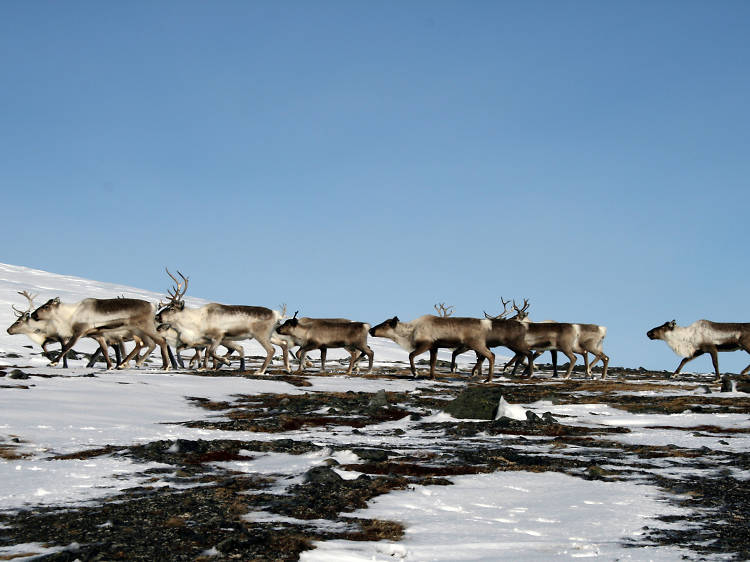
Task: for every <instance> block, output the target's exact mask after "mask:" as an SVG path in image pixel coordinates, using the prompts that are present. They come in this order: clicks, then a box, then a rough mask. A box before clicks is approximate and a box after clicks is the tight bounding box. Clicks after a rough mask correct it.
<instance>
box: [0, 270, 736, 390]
mask: <svg viewBox="0 0 750 562" xmlns="http://www.w3.org/2000/svg"><path fill="white" fill-rule="evenodd" d="M167 274H168V275H169V277H170V278H171V279H172V280H173V281H174V283H175V285H173V286H172V287H171V289H170V290H169V291H168V292H167V294H168V298H167V300H166V302H160V303H159V304H158V305H154V304H152V303H150V302H148V301H145V300H140V299H130V298H123V297H119V298H112V299H94V298H89V299H84V300H82V301H80V302H77V303H72V304H66V303H63V302H61V301H60V299H59V298H53V299H50V300H48V301H47V302H46V303H44V304H43V305H42V306H40V307H38V308H34V304H33V299H34V296H33V295H31V294H30V293H29V292H28V291H22V292H21V293H19V294H21V295H23V296H24V297H25V298H26V299H27V300H28V303H29V304H28V309H27V310H20V309H17V308H16V307H13V310H14V312H15V314H16V316H17V319H16V321H15V322H14V323H13V324H12V325H11V326H10V327H9V328H8V333H9V334H25V335H27V336H28V337H29V338H30V339H31V340H32V341H33V342H34V343H37V344H39V345H41V347H42V350H43V351H44V353H45V354H46V355H48V356H49V355H50V352H49V350H48V349H47V346H48V345H49V344H50V343H55V342H57V343H59V344H60V345H61V349H60V352H59V353H58V354H57V355H56V356H55V357H54V358H53V359H52V360H51V365H53V366H54V365H57V364H58V363H59V361H60V360H62V361H63V365H64V366H65V367H67V353H68V351H69V350H71V349H72V348H73V346H74V345H75V344H76V342H77V341H78V340H80V339H81V338H92V339H94V340H96V341H97V343H98V344H99V350H98V351H97V354H96V355H94V356H92V358H91V361H90V362H89V366H92V365H93V364H94V361H95V360H96V358H97V355H98V354H99V353H101V354H102V356H103V358H104V360H105V361H106V363H107V367H108V369H112V368H114V367H115V366H116V367H117V368H120V369H122V368H126V367H128V365H129V363H130V362H131V361H133V360H135V362H136V365H137V366H141V365H142V364H143V363H144V362H145V360H146V358H147V357H148V356H149V355H150V354H151V352H152V351H153V350H154V349H155V348H156V347H157V346H158V347H159V349H160V351H161V357H162V368H163V369H165V370H167V369H169V368H170V366H172V367H174V368H177V367H184V364H183V363H182V358H181V355H180V352H181V351H182V350H185V349H193V350H194V355H193V357H192V359H191V360H190V363H189V365H188V367H190V368H192V366H193V364H194V363H195V362H197V365H198V368H200V369H203V370H205V369H208V368H209V366H208V362H209V360H211V361H212V368H214V369H216V368H220V366H221V365H229V364H230V361H229V358H230V357H231V356H232V354H233V353H234V352H235V351H236V352H237V353H238V356H239V361H240V366H239V369H240V370H242V371H244V370H245V352H244V349H243V347H242V345H240V343H239V342H241V341H243V340H249V339H255V340H257V341H258V343H259V344H260V345H261V347H263V349H264V350H265V351H266V357H265V360H264V361H263V365H262V366H261V367H260V369H258V370H257V372H256V374H264V373H265V372H266V369H267V368H268V366H269V364H270V363H271V360H272V359H273V356H274V352H275V347H274V346H278V347H279V348H281V351H282V358H283V362H284V369H285V371H287V372H290V371H291V368H290V364H289V354H290V353H292V348H294V347H297V348H298V349H297V352H296V359H297V361H298V363H299V367H298V370H297V372H298V373H300V372H302V371H303V369H304V368H305V365H306V355H307V353H308V352H309V351H311V350H319V351H320V357H321V364H320V370H321V371H324V370H325V361H326V352H327V350H328V349H336V348H338V349H346V350H347V351H348V352H349V353H350V355H351V357H350V361H349V368H348V370H347V374H351V373H352V370H353V368H354V366H355V364H357V363H358V362H359V361H360V360H361V359H362V358H364V357H367V359H368V363H369V364H368V372H369V371H370V370H372V365H373V359H374V353H373V351H372V349H371V348H370V347H369V345H368V343H367V337H368V334H369V335H370V336H373V337H381V338H387V339H390V340H393V341H394V342H396V343H397V344H398V345H399V346H401V347H402V348H404V349H405V350H406V351H408V352H409V366H410V369H411V372H412V374H413V375H414V376H416V374H417V370H416V366H415V363H414V360H415V358H416V357H417V356H418V355H420V354H422V353H424V352H427V351H429V353H430V377H432V378H434V377H435V366H436V362H437V352H438V349H440V348H447V349H452V350H453V356H452V361H451V372H454V371H455V367H456V357H457V355H459V354H460V353H464V352H467V351H474V352H475V354H476V358H477V360H476V364H475V365H474V367H473V369H472V376H474V375H481V373H482V365H483V362H484V360H485V359H486V360H487V361H488V362H489V368H488V375H487V379H486V380H487V382H489V381H491V380H492V377H493V373H494V368H495V354H494V353H493V352H492V348H494V347H506V348H508V349H510V350H511V351H512V352H513V353H514V357H513V358H512V359H511V360H510V361H509V362H508V363H506V365H505V366H504V367H503V370H505V369H506V368H507V367H509V366H510V365H511V364H513V373H515V370H516V368H517V367H518V365H519V364H521V362H522V361H524V360H525V361H526V363H527V367H526V369H527V373H528V376H529V377H532V376H533V374H534V360H535V359H536V358H537V357H538V356H539V355H541V354H542V353H543V352H544V351H550V352H551V353H552V364H553V368H554V372H555V375H557V353H558V352H560V353H563V354H564V355H565V356H566V357H567V358H568V367H567V372H566V373H565V378H566V379H567V378H570V375H571V373H572V372H573V367H574V366H575V363H576V355H581V356H582V357H583V361H584V366H585V371H586V374H587V375H588V376H591V368H592V367H593V366H594V364H596V363H597V362H598V361H601V362H602V378H605V377H606V375H607V365H608V364H609V357H607V355H606V354H605V353H604V351H603V350H602V344H603V341H604V338H605V336H606V334H607V329H606V328H605V327H604V326H599V325H596V324H572V323H566V322H554V321H544V322H532V321H531V319H530V318H529V317H528V308H529V302H528V299H524V303H523V305H522V306H521V307H519V306H518V305H517V304H516V303H515V301H513V302H512V308H510V309H509V308H508V305H509V304H511V302H510V301H505V300H503V299H502V298H501V302H502V305H503V311H502V312H501V313H500V314H497V315H495V316H492V315H490V314H487V313H486V312H485V313H484V316H485V317H484V318H468V317H454V316H453V307H447V306H445V304H440V305H435V309H436V311H437V315H432V314H428V315H424V316H420V317H419V318H416V319H415V320H412V321H410V322H402V321H401V320H399V318H398V317H397V316H394V317H393V318H390V319H388V320H385V321H384V322H382V323H380V324H378V325H377V326H374V327H372V328H371V327H370V325H369V324H367V323H364V322H354V321H351V320H349V319H346V318H306V317H302V318H297V313H295V314H294V316H293V317H291V318H289V317H288V316H287V315H286V306H284V307H282V310H271V309H269V308H265V307H262V306H242V305H224V304H218V303H210V304H206V305H203V306H201V307H199V308H188V307H186V306H185V300H184V296H185V293H186V292H187V287H188V278H187V277H185V276H184V275H183V274H182V273H180V272H179V271H178V275H179V277H180V279H178V278H177V277H175V276H174V275H172V274H171V273H170V272H169V270H167ZM511 313H515V314H514V315H513V316H510V314H511ZM647 336H648V337H649V338H650V339H661V340H664V341H665V342H666V343H667V344H668V345H669V346H670V347H671V348H672V349H673V350H674V351H675V353H677V354H678V355H680V356H682V357H683V360H682V361H681V363H680V365H679V366H678V367H677V370H676V371H675V372H674V374H673V376H674V375H677V374H678V373H679V372H680V370H681V369H682V368H683V367H684V366H685V364H686V363H687V362H688V361H690V360H692V359H695V358H696V357H699V356H700V355H703V354H704V353H708V354H710V355H711V359H712V361H713V366H714V371H715V373H716V377H717V379H718V378H719V377H720V374H719V361H718V356H717V353H718V352H719V351H735V350H739V349H743V350H745V351H746V352H748V353H750V323H718V322H709V321H708V320H699V321H697V322H695V323H694V324H692V325H690V326H686V327H681V326H677V325H676V322H675V321H674V320H673V321H671V322H666V323H665V324H663V325H661V326H658V327H656V328H653V329H652V330H649V331H648V332H647ZM128 342H132V343H133V344H134V346H133V349H132V350H131V351H130V352H129V353H126V349H125V343H128ZM144 346H146V348H147V349H146V351H145V352H144V353H143V354H141V350H142V349H143V347H144ZM219 346H222V347H224V348H226V349H227V352H226V353H225V354H224V355H220V354H218V353H217V350H218V348H219ZM109 347H112V348H114V350H115V355H116V365H113V363H112V360H111V358H110V356H109ZM172 348H174V349H175V351H176V355H175V354H174V353H173V352H172ZM201 353H202V354H203V355H202V358H201ZM589 353H590V354H591V355H593V358H594V359H593V362H591V363H589V359H588V354H589ZM748 371H750V365H748V366H747V367H746V368H745V369H744V370H743V371H742V372H741V373H740V374H743V375H744V374H745V373H747V372H748Z"/></svg>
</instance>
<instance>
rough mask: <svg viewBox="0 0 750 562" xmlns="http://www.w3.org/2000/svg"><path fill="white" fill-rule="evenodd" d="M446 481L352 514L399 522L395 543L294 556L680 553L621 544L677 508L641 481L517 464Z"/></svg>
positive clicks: (630, 556)
mask: <svg viewBox="0 0 750 562" xmlns="http://www.w3.org/2000/svg"><path fill="white" fill-rule="evenodd" d="M453 482H454V485H453V486H415V487H413V488H411V489H409V490H403V491H398V492H392V493H390V494H388V495H385V496H381V497H378V498H376V499H375V500H373V501H372V502H371V505H370V507H368V508H367V509H366V510H359V511H355V512H354V513H352V514H351V515H352V516H353V517H375V518H380V519H387V520H392V521H399V522H401V523H403V524H404V525H405V526H406V536H405V538H404V539H403V540H402V541H399V542H392V541H380V542H355V541H344V540H336V541H326V542H319V543H317V544H316V547H317V548H316V549H315V550H311V551H307V552H304V553H303V554H302V556H301V557H300V560H301V561H303V562H336V561H342V562H343V561H349V562H355V561H360V560H361V561H363V562H364V561H372V560H375V561H378V560H394V559H396V560H420V561H422V560H464V561H479V560H514V561H516V560H517V561H523V560H529V561H531V560H569V559H571V558H589V557H596V558H600V559H604V560H613V559H620V560H644V559H650V560H679V559H681V557H682V555H683V554H685V551H684V550H681V549H677V548H659V549H637V550H633V551H630V552H629V551H628V550H623V548H622V546H621V545H620V544H619V540H620V538H623V537H624V538H633V539H637V538H638V537H639V536H640V535H641V533H642V527H643V526H648V525H653V524H654V521H653V515H654V514H655V513H661V514H677V513H679V510H678V509H676V508H673V507H669V506H666V505H664V503H663V502H662V501H660V500H659V499H658V498H657V497H656V496H655V495H654V494H653V493H651V492H649V491H648V489H647V488H646V489H644V488H645V487H643V486H637V485H635V484H630V483H623V482H613V483H610V482H607V483H603V482H586V481H583V480H580V479H578V478H574V477H571V476H566V475H564V474H557V473H548V474H532V473H523V472H511V473H495V474H488V475H485V476H482V477H479V478H478V477H475V476H461V477H457V478H454V479H453ZM614 537H617V538H618V540H613V538H614Z"/></svg>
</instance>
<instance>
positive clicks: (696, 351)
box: [646, 320, 750, 380]
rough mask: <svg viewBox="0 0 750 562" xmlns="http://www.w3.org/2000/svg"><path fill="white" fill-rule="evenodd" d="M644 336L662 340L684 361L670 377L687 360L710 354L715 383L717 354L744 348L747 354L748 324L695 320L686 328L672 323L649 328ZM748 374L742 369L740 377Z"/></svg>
mask: <svg viewBox="0 0 750 562" xmlns="http://www.w3.org/2000/svg"><path fill="white" fill-rule="evenodd" d="M646 335H647V336H648V337H649V339H652V340H664V341H665V342H667V345H668V346H669V347H671V348H672V351H674V352H675V353H676V354H677V355H679V356H681V357H683V358H684V359H683V360H682V361H680V364H679V365H678V366H677V370H676V371H675V372H674V373H673V374H672V376H673V377H674V376H675V375H677V374H679V372H680V371H681V370H682V368H683V367H684V366H685V364H686V363H687V362H688V361H692V360H693V359H695V358H696V357H700V356H701V355H703V354H704V353H708V354H709V355H711V361H712V362H713V366H714V372H715V374H716V379H717V380H718V379H720V378H721V374H720V373H719V356H718V352H719V351H737V350H739V349H744V350H745V351H747V352H748V353H750V323H739V322H711V321H710V320H698V321H697V322H693V323H692V324H691V325H690V326H678V325H677V322H676V321H675V320H672V321H671V322H665V323H664V324H662V325H661V326H657V327H656V328H652V329H651V330H649V331H648V332H646ZM748 371H750V365H748V366H747V367H745V368H744V369H743V370H742V372H741V373H740V375H744V374H745V373H747V372H748Z"/></svg>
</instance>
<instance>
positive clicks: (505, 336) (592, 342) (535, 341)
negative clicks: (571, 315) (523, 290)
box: [472, 298, 609, 382]
mask: <svg viewBox="0 0 750 562" xmlns="http://www.w3.org/2000/svg"><path fill="white" fill-rule="evenodd" d="M501 301H502V302H503V312H502V313H500V314H499V315H497V316H490V315H489V314H487V313H486V312H485V317H486V318H487V319H489V320H490V321H491V322H492V330H491V331H490V334H489V335H488V338H487V345H488V347H495V346H498V345H502V346H505V347H507V348H509V349H510V350H511V351H513V352H515V357H514V358H513V359H516V360H518V359H519V358H522V357H526V359H527V360H528V363H529V367H528V373H529V377H531V376H533V373H534V370H533V369H534V367H533V365H534V358H535V356H538V354H539V353H540V352H542V351H561V352H562V353H564V354H565V355H566V356H567V357H568V359H569V360H570V361H569V363H568V370H567V372H566V374H565V378H566V379H567V378H569V377H570V375H571V373H572V372H573V367H574V365H575V361H576V357H575V355H574V353H578V354H581V355H583V357H584V361H585V364H586V372H587V374H589V375H590V374H591V371H590V367H591V366H593V364H594V363H592V364H591V366H589V363H588V357H587V355H586V353H587V352H589V353H592V354H594V356H595V357H596V360H599V359H601V360H602V363H603V364H604V368H603V370H602V378H604V377H605V376H606V374H607V365H608V363H609V357H607V356H606V355H605V354H604V352H603V351H602V349H601V344H602V340H603V339H604V336H605V335H606V333H607V329H606V328H605V327H603V326H597V325H595V324H567V323H562V322H529V321H527V315H524V313H525V312H526V310H527V309H528V299H524V306H523V308H522V309H519V308H518V306H517V305H516V304H515V302H514V303H513V308H514V310H515V311H516V316H514V317H512V318H508V319H506V318H505V316H506V315H507V314H509V313H510V311H509V310H508V309H507V304H508V302H509V301H504V300H503V299H502V298H501ZM519 318H520V320H519ZM519 327H520V329H519ZM482 361H483V358H482V357H478V358H477V363H476V365H475V366H474V369H472V374H474V371H475V370H478V371H479V372H481V369H482ZM490 380H491V375H490V377H489V378H488V379H487V381H488V382H489V381H490Z"/></svg>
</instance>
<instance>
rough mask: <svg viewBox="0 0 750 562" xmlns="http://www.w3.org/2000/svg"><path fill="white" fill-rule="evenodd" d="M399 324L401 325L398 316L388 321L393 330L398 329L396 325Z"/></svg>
mask: <svg viewBox="0 0 750 562" xmlns="http://www.w3.org/2000/svg"><path fill="white" fill-rule="evenodd" d="M398 323H399V319H398V316H394V317H393V318H391V319H390V320H389V321H388V324H389V325H390V326H391V328H395V327H396V324H398Z"/></svg>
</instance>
